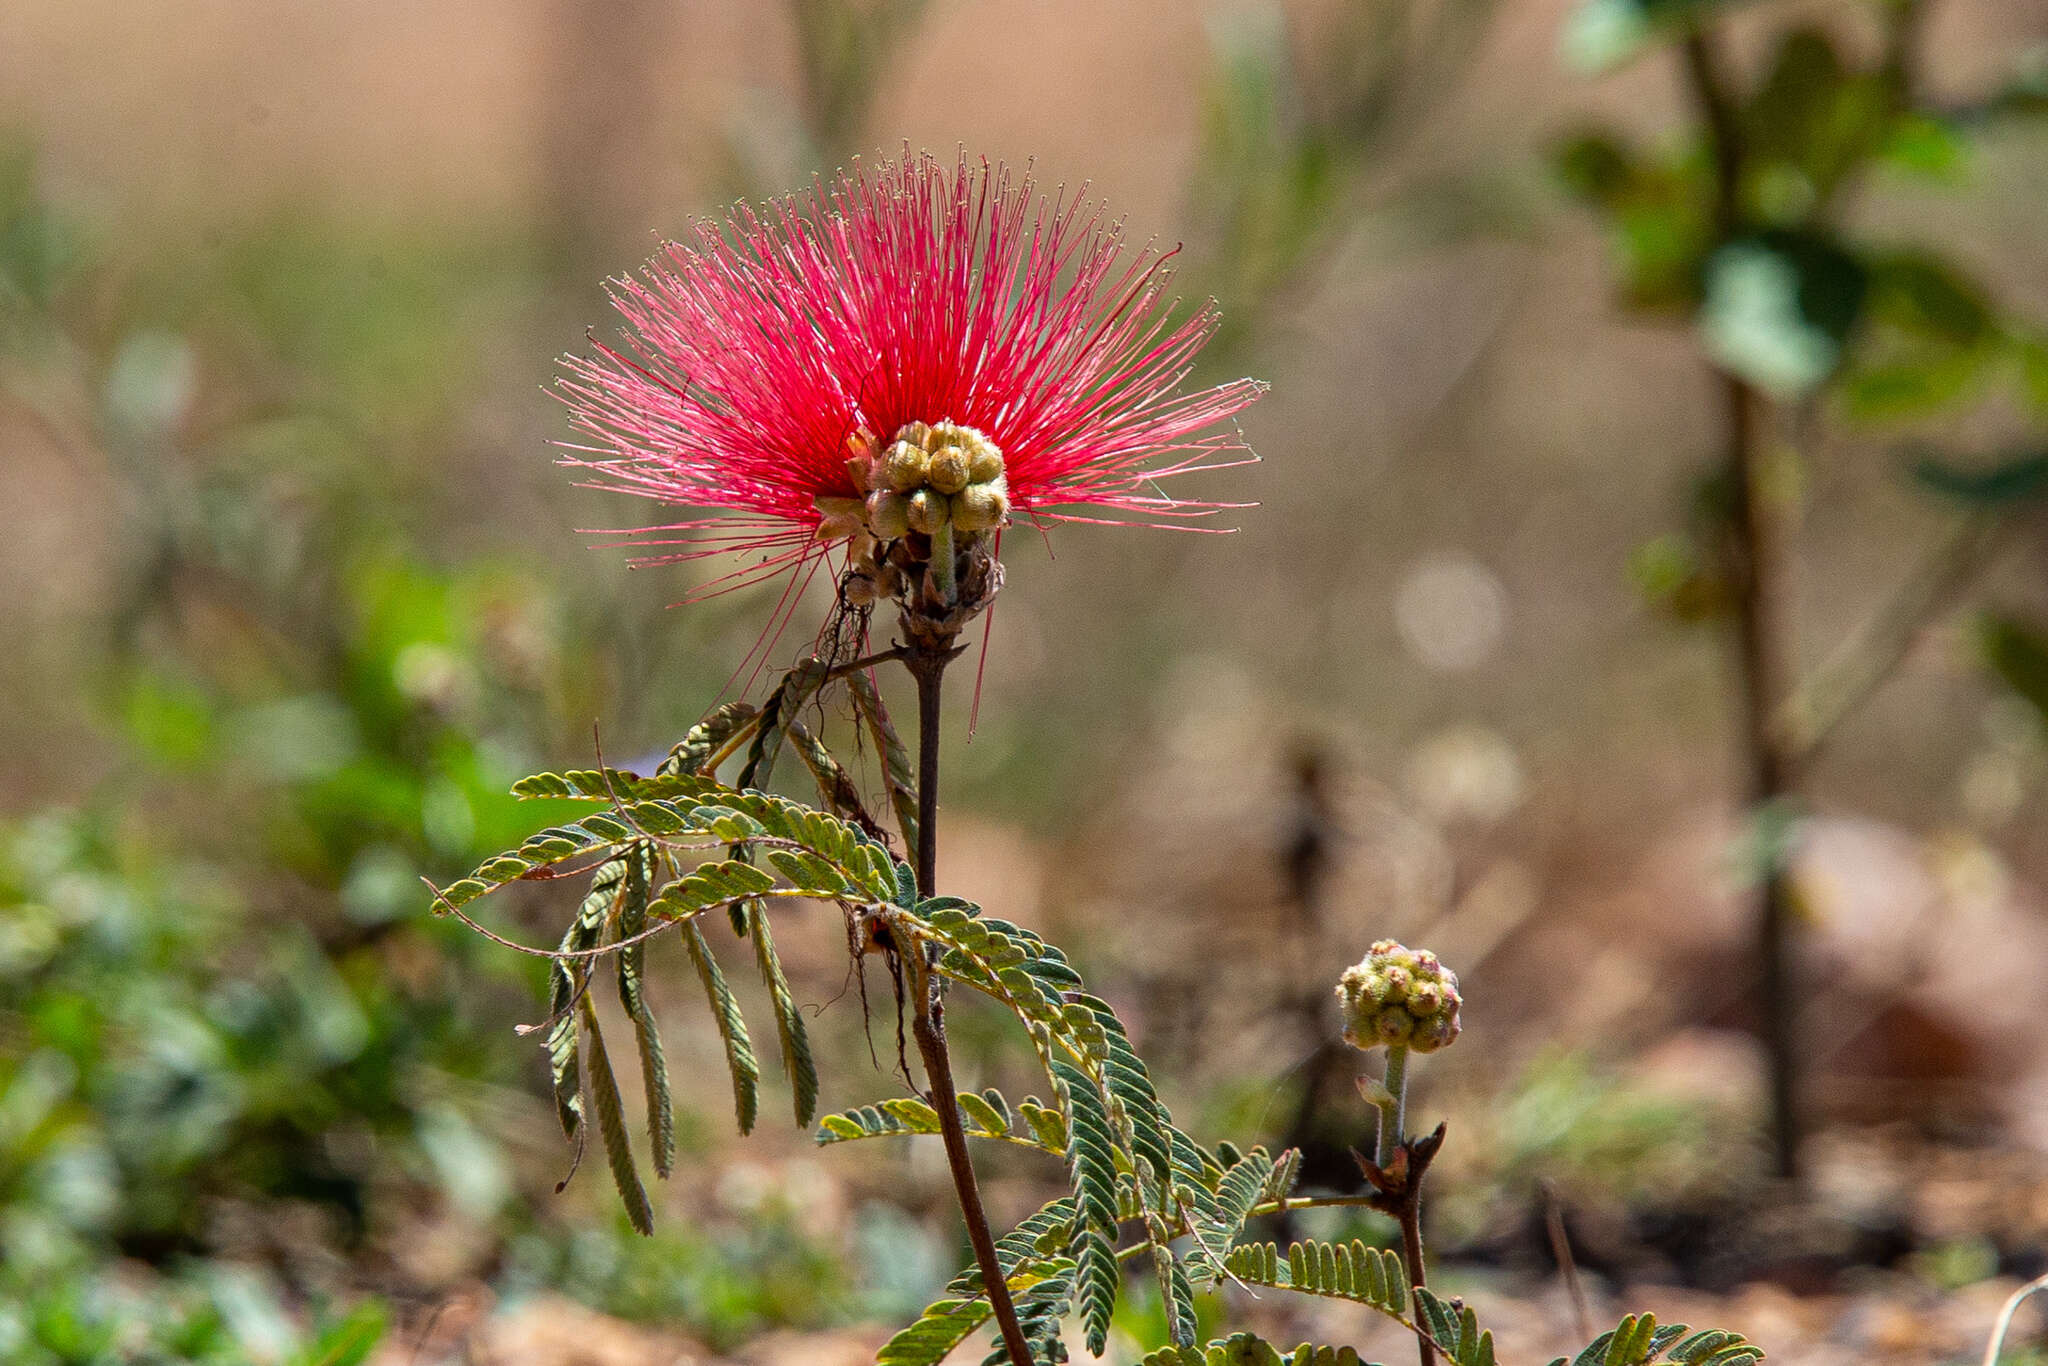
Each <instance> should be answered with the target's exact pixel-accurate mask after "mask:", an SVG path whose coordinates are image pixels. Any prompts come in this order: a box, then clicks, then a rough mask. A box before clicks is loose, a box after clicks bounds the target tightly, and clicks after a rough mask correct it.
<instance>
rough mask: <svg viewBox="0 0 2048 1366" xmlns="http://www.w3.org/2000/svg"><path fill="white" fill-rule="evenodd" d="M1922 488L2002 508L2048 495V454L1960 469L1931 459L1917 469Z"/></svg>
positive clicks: (2018, 457)
mask: <svg viewBox="0 0 2048 1366" xmlns="http://www.w3.org/2000/svg"><path fill="white" fill-rule="evenodd" d="M1913 477H1914V478H1915V479H1917V480H1919V481H1920V483H1921V485H1922V486H1924V487H1926V488H1928V489H1931V490H1933V491H1934V492H1935V493H1939V494H1941V495H1942V496H1944V497H1947V498H1953V499H1956V500H1957V501H1958V502H1963V503H1970V504H1973V505H1975V506H1978V507H1998V506H2002V505H2005V504H2008V503H2017V502H2023V501H2025V500H2028V499H2032V498H2038V497H2040V496H2041V495H2043V494H2048V455H2036V454H2027V455H2016V456H2008V457H2006V458H2005V459H2002V460H1999V461H1996V462H1994V463H1992V464H1988V465H1978V466H1969V467H1965V466H1960V465H1953V464H1948V463H1946V462H1944V461H1941V460H1938V459H1936V458H1935V457H1933V456H1927V457H1924V458H1922V459H1921V460H1920V461H1918V462H1917V463H1915V465H1914V466H1913Z"/></svg>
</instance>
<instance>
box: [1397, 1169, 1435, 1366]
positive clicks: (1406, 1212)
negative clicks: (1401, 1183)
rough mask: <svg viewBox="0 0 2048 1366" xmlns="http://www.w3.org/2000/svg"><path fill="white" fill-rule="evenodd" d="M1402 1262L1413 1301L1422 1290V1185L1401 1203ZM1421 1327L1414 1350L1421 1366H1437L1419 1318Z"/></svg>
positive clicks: (1413, 1187)
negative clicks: (1404, 1265) (1405, 1267)
mask: <svg viewBox="0 0 2048 1366" xmlns="http://www.w3.org/2000/svg"><path fill="white" fill-rule="evenodd" d="M1401 1260H1402V1261H1404V1262H1406V1263H1407V1264H1408V1294H1409V1298H1410V1300H1411V1301H1412V1300H1413V1298H1414V1295H1415V1292H1416V1291H1418V1290H1420V1289H1421V1288H1422V1182H1421V1181H1419V1180H1417V1181H1414V1182H1413V1183H1411V1184H1410V1186H1409V1188H1408V1193H1407V1196H1406V1198H1405V1199H1403V1200H1402V1202H1401ZM1415 1321H1416V1323H1417V1324H1418V1327H1417V1328H1416V1330H1415V1350H1416V1353H1417V1355H1418V1357H1419V1359H1420V1360H1421V1362H1422V1366H1436V1348H1435V1347H1434V1346H1433V1345H1432V1344H1431V1343H1430V1340H1429V1334H1428V1333H1427V1332H1425V1331H1423V1329H1422V1328H1421V1327H1420V1326H1419V1325H1420V1324H1421V1322H1422V1315H1421V1314H1419V1313H1418V1314H1416V1316H1415Z"/></svg>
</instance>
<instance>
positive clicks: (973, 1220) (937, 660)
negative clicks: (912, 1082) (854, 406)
mask: <svg viewBox="0 0 2048 1366" xmlns="http://www.w3.org/2000/svg"><path fill="white" fill-rule="evenodd" d="M951 659H952V652H951V651H943V652H930V651H923V650H913V651H912V652H910V653H909V654H908V655H907V656H906V657H905V660H904V663H905V664H906V665H907V666H908V668H909V669H910V673H911V677H913V678H915V679H916V680H917V744H918V750H917V767H918V777H917V890H918V894H919V895H920V896H927V897H929V896H933V895H935V894H936V893H935V891H934V888H935V887H936V885H937V881H938V851H939V687H940V683H941V681H942V680H943V678H944V676H945V672H946V665H947V663H949V662H950V661H951ZM910 968H911V982H912V987H913V992H914V995H913V1003H914V1007H913V1008H914V1010H915V1015H914V1017H913V1019H912V1021H911V1034H912V1036H913V1037H914V1038H915V1039H916V1040H917V1051H918V1056H919V1057H921V1058H922V1059H923V1060H924V1071H925V1079H926V1082H927V1085H928V1086H929V1087H930V1090H931V1096H930V1100H931V1106H932V1109H934V1110H935V1111H937V1112H938V1116H939V1134H940V1137H941V1138H943V1139H944V1141H945V1145H946V1165H947V1166H948V1167H950V1168H951V1169H952V1173H953V1192H954V1194H955V1195H956V1196H958V1197H959V1201H960V1216H961V1218H962V1219H963V1220H964V1221H965V1222H966V1224H967V1241H968V1242H969V1243H971V1244H972V1245H973V1247H974V1261H975V1264H976V1265H977V1266H979V1267H980V1268H981V1281H982V1285H983V1286H984V1287H985V1288H986V1291H987V1293H988V1303H989V1308H990V1310H991V1311H992V1312H993V1313H994V1315H995V1320H996V1327H997V1329H998V1330H999V1331H1000V1332H1001V1334H1002V1339H1003V1346H1004V1347H1005V1348H1006V1349H1007V1350H1008V1351H1009V1354H1010V1360H1011V1361H1012V1362H1013V1363H1015V1364H1016V1366H1031V1362H1032V1358H1031V1346H1030V1344H1029V1343H1028V1342H1026V1341H1025V1338H1024V1328H1023V1325H1022V1324H1021V1323H1019V1322H1018V1320H1017V1305H1016V1302H1015V1301H1014V1300H1012V1299H1011V1297H1010V1283H1009V1281H1008V1280H1007V1279H1006V1278H1005V1277H1004V1275H1003V1269H1002V1263H1001V1262H1000V1261H999V1260H998V1259H997V1257H996V1240H995V1236H994V1235H993V1234H992V1233H991V1232H990V1231H989V1224H988V1212H987V1210H985V1209H984V1208H983V1206H982V1203H981V1185H980V1183H979V1182H978V1181H976V1180H975V1176H974V1162H973V1159H972V1158H971V1157H970V1156H969V1154H968V1151H967V1132H966V1130H965V1129H964V1128H963V1127H962V1126H961V1123H960V1106H959V1103H958V1102H957V1101H956V1100H955V1099H954V1098H955V1097H956V1096H957V1095H958V1094H959V1090H958V1088H957V1087H956V1086H955V1085H954V1082H953V1058H952V1054H951V1051H950V1050H949V1049H948V1048H947V1046H946V1001H945V995H944V992H943V984H942V983H941V981H940V980H939V979H938V978H937V977H936V976H935V975H934V974H933V973H932V972H931V971H930V969H929V968H928V967H927V966H926V965H925V964H924V963H923V962H922V961H919V962H915V963H912V964H910Z"/></svg>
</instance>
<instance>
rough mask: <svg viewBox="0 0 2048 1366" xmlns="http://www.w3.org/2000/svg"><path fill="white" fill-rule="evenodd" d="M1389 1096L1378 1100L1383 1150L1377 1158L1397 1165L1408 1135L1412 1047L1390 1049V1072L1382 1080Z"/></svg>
mask: <svg viewBox="0 0 2048 1366" xmlns="http://www.w3.org/2000/svg"><path fill="white" fill-rule="evenodd" d="M1382 1084H1383V1085H1384V1086H1385V1087H1386V1089H1387V1098H1386V1099H1385V1100H1382V1101H1378V1102H1376V1103H1377V1104H1378V1105H1379V1109H1380V1141H1379V1151H1378V1152H1377V1153H1376V1154H1374V1157H1373V1160H1374V1161H1376V1162H1378V1163H1379V1164H1380V1166H1382V1167H1389V1166H1392V1165H1393V1162H1394V1153H1395V1152H1396V1151H1397V1150H1399V1148H1400V1146H1401V1142H1402V1140H1403V1139H1405V1138H1406V1137H1407V1135H1406V1134H1405V1133H1403V1132H1402V1129H1403V1128H1404V1127H1405V1126H1406V1124H1407V1122H1408V1046H1407V1045H1406V1044H1394V1045H1392V1046H1390V1047H1389V1048H1388V1049H1387V1075H1386V1078H1385V1080H1384V1082H1383V1083H1382Z"/></svg>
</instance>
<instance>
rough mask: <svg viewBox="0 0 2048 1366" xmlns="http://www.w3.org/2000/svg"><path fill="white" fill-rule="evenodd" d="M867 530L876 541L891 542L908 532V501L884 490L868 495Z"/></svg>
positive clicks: (898, 494) (897, 494)
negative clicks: (873, 534)
mask: <svg viewBox="0 0 2048 1366" xmlns="http://www.w3.org/2000/svg"><path fill="white" fill-rule="evenodd" d="M868 530H870V531H872V532H874V533H875V539H876V540H878V541H893V540H895V539H896V538H897V537H898V536H903V535H907V534H908V533H909V531H910V500H909V499H908V498H905V497H904V496H903V495H902V494H900V493H892V492H890V491H889V490H887V489H884V490H882V491H880V492H878V493H871V494H869V495H868Z"/></svg>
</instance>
